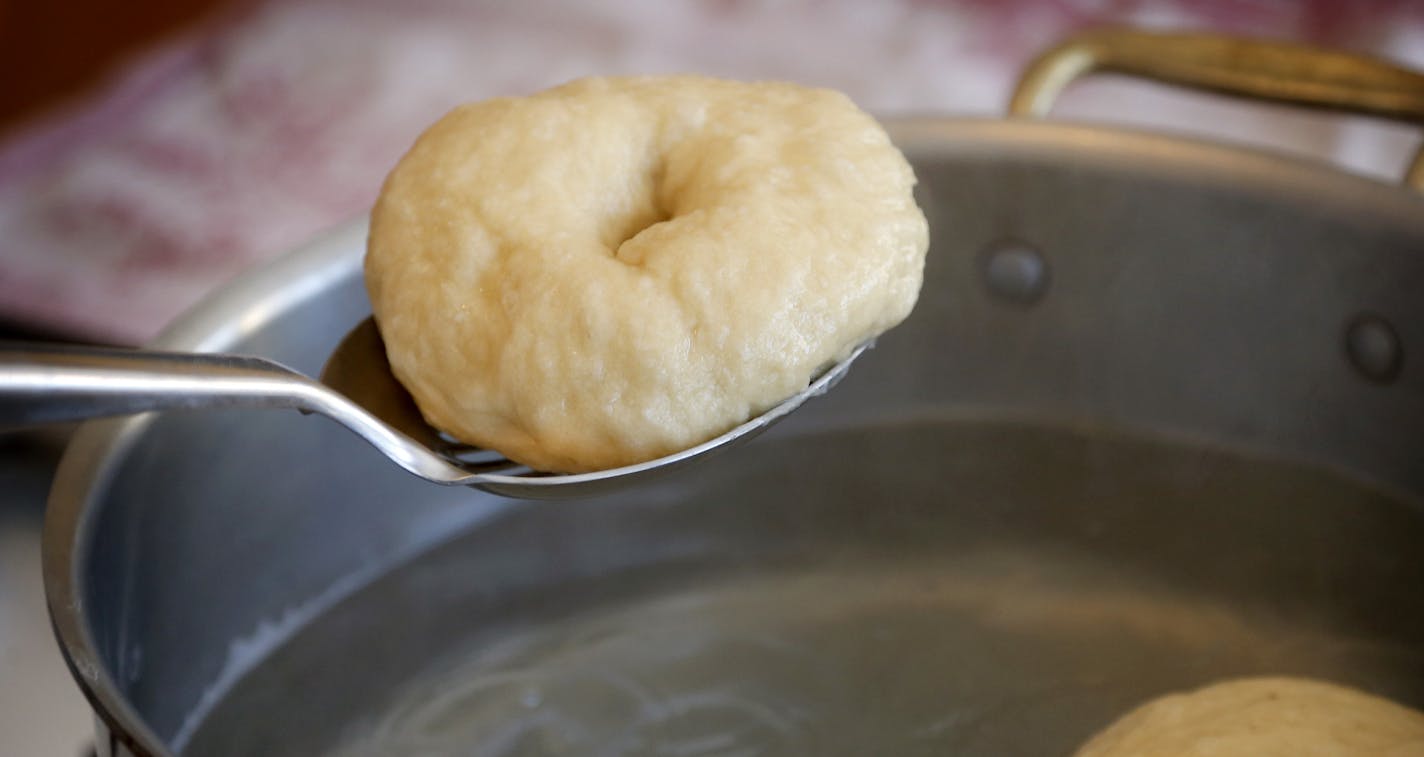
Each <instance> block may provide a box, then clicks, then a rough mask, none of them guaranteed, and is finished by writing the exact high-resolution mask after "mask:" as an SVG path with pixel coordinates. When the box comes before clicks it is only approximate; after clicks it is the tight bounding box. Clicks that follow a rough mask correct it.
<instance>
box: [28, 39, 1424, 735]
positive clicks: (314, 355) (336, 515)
mask: <svg viewBox="0 0 1424 757" xmlns="http://www.w3.org/2000/svg"><path fill="white" fill-rule="evenodd" d="M1085 39H1086V42H1083V41H1080V43H1079V44H1077V46H1073V45H1070V46H1068V47H1065V48H1064V49H1063V50H1062V51H1060V54H1059V55H1058V56H1056V57H1050V58H1049V59H1046V60H1045V61H1044V62H1043V63H1042V65H1041V66H1040V67H1039V68H1037V69H1035V71H1037V72H1038V75H1039V77H1040V80H1035V78H1034V77H1033V76H1030V77H1029V79H1028V82H1029V87H1030V90H1029V91H1026V92H1023V93H1021V95H1020V97H1019V99H1018V100H1017V101H1016V102H1018V103H1019V105H1018V106H1017V107H1019V108H1020V109H1021V110H1023V111H1030V110H1033V109H1034V108H1041V103H1042V102H1043V101H1044V100H1045V98H1046V97H1047V95H1045V94H1043V93H1044V92H1045V91H1046V90H1045V89H1044V88H1043V87H1044V82H1045V81H1046V82H1048V84H1052V85H1056V84H1061V83H1062V82H1063V81H1064V80H1065V78H1067V77H1066V75H1065V74H1064V72H1065V71H1068V69H1065V68H1064V66H1065V65H1068V64H1065V63H1064V62H1063V61H1064V60H1068V61H1069V62H1070V63H1071V64H1072V65H1069V68H1073V69H1075V70H1074V71H1068V73H1070V74H1071V73H1074V72H1075V71H1081V70H1085V69H1087V68H1091V67H1093V65H1102V66H1107V67H1124V66H1127V67H1132V66H1129V65H1128V64H1127V63H1124V62H1123V58H1122V57H1121V56H1120V55H1119V56H1118V57H1114V56H1115V55H1117V54H1118V53H1121V51H1122V50H1124V49H1130V47H1123V46H1122V44H1123V43H1125V42H1130V43H1131V44H1140V38H1139V37H1136V36H1131V35H1128V36H1121V35H1118V36H1114V37H1090V38H1085ZM1104 40H1107V41H1106V42H1105V41H1104ZM1178 42H1181V40H1176V41H1173V40H1168V41H1167V43H1163V42H1162V41H1161V40H1157V43H1158V44H1157V45H1155V47H1154V49H1156V50H1158V51H1159V53H1161V52H1162V51H1166V54H1167V57H1169V58H1172V59H1174V60H1179V61H1180V60H1186V58H1184V57H1182V56H1180V55H1176V54H1175V53H1173V50H1176V49H1177V48H1172V47H1171V44H1177V43H1178ZM1169 43H1170V44H1169ZM1183 44H1185V43H1183ZM1164 45H1166V46H1164ZM1186 49H1187V48H1185V47H1184V48H1181V51H1185V50H1186ZM1191 49H1194V50H1196V53H1195V54H1197V55H1199V56H1200V55H1206V53H1202V52H1201V51H1202V49H1203V48H1201V47H1200V46H1198V47H1195V48H1191ZM1249 49H1250V50H1253V51H1256V52H1258V53H1259V52H1260V51H1262V50H1266V51H1268V52H1269V51H1270V50H1272V49H1275V48H1262V47H1250V48H1249ZM1085 50H1087V51H1088V52H1087V53H1085V52H1084V51H1085ZM1105 51H1106V52H1105ZM1114 51H1116V52H1114ZM1085 55H1086V56H1087V57H1086V58H1085V57H1084V56H1085ZM1296 55H1297V57H1296V58H1293V60H1299V58H1298V53H1296ZM1128 57H1130V56H1128ZM1205 60H1208V62H1210V61H1217V62H1219V61H1220V60H1221V59H1220V58H1211V57H1210V55H1208V57H1207V58H1206V59H1205ZM1310 60H1318V59H1317V58H1311V59H1310ZM1073 61H1076V63H1072V62H1073ZM1085 61H1086V64H1087V65H1084V64H1085ZM1198 62H1200V60H1199V61H1198ZM1351 65H1361V66H1364V64H1359V63H1355V62H1352V63H1351ZM1207 68H1208V69H1210V68H1211V67H1210V66H1208V67H1207ZM1327 69H1328V70H1327ZM1181 70H1187V71H1188V73H1187V74H1182V73H1181ZM1221 70H1225V69H1221ZM1332 70H1338V69H1329V67H1327V68H1325V69H1322V68H1314V69H1309V70H1307V69H1301V68H1293V69H1291V71H1290V72H1288V73H1290V75H1291V76H1292V77H1297V78H1298V77H1301V76H1306V77H1307V78H1310V77H1314V79H1315V80H1317V81H1318V80H1320V79H1321V78H1322V77H1325V78H1328V75H1329V73H1330V71H1332ZM1360 70H1366V71H1368V72H1370V73H1372V74H1380V73H1381V72H1380V70H1378V67H1377V66H1364V68H1363V69H1360ZM1351 71H1355V72H1357V70H1356V69H1351ZM1045 72H1047V73H1046V74H1045ZM1054 72H1057V73H1054ZM1154 73H1155V74H1157V75H1161V76H1167V77H1169V78H1174V79H1177V80H1187V81H1188V83H1193V82H1195V83H1202V81H1201V79H1202V77H1200V76H1198V74H1200V73H1201V69H1200V67H1198V68H1197V69H1191V68H1190V67H1188V69H1180V70H1177V71H1175V72H1173V71H1168V72H1166V73H1163V72H1162V71H1156V72H1154ZM1276 73H1278V74H1280V73H1281V71H1280V70H1277V71H1276ZM1385 73H1388V72H1385ZM1390 75H1393V74H1390ZM1036 81H1037V83H1035V82H1036ZM1409 81H1411V82H1412V83H1413V84H1414V85H1415V86H1416V87H1417V81H1414V80H1409ZM1206 83H1209V84H1211V85H1212V86H1216V87H1222V86H1230V85H1232V83H1233V82H1231V81H1226V80H1222V79H1220V78H1218V79H1213V80H1211V81H1208V82H1206ZM1307 89H1309V88H1307ZM1347 89H1349V88H1347ZM1363 89H1366V88H1363V87H1359V86H1356V87H1353V90H1355V91H1357V92H1358V91H1360V90H1363ZM1319 91H1320V90H1319V88H1316V89H1310V90H1309V91H1308V92H1307V93H1306V95H1303V96H1298V93H1296V94H1290V97H1289V99H1297V100H1298V99H1302V98H1304V99H1307V100H1310V99H1311V98H1316V99H1317V100H1318V99H1319V97H1317V95H1318V93H1319ZM1411 91H1415V92H1417V91H1421V90H1417V89H1416V90H1411ZM1257 94H1261V93H1260V92H1257ZM1276 94H1278V95H1279V94H1280V92H1279V91H1277V92H1276ZM1337 94H1338V93H1337ZM1331 97H1334V95H1332V96H1331ZM1327 99H1328V98H1327ZM1035 103H1037V104H1038V105H1034V104H1035ZM1316 104H1320V103H1319V102H1317V103H1316ZM1336 104H1341V103H1340V102H1336ZM1343 104H1345V105H1350V104H1351V103H1350V102H1344V103H1343ZM1354 104H1355V105H1359V103H1354ZM1374 109H1375V110H1376V111H1378V110H1382V109H1383V110H1389V109H1387V108H1374ZM1390 112H1391V113H1393V114H1394V115H1401V114H1407V113H1408V111H1407V108H1404V107H1402V106H1401V107H1398V108H1394V109H1393V110H1390ZM890 128H891V130H892V133H893V136H894V137H895V139H896V141H897V142H898V143H899V144H900V145H901V147H902V148H903V149H904V150H905V152H906V154H907V155H908V156H909V157H910V159H911V160H912V162H913V163H914V165H915V168H916V171H917V173H918V175H919V178H920V181H921V187H920V189H921V193H922V194H921V202H922V206H923V207H924V208H925V209H926V212H927V214H928V216H929V219H930V223H931V227H932V238H933V240H934V242H933V248H932V250H931V254H930V258H929V263H928V266H927V271H926V282H925V287H924V291H923V295H922V298H921V301H920V304H919V306H918V307H917V309H916V311H915V313H914V314H913V316H912V317H911V318H910V320H909V321H907V322H906V323H905V324H904V325H902V326H901V327H899V328H898V329H896V330H895V331H893V332H891V333H890V334H888V335H886V336H885V337H884V338H883V339H882V340H881V342H880V344H879V345H878V346H877V347H876V349H875V350H874V351H873V352H871V353H870V354H868V355H867V356H866V357H865V358H864V359H862V360H861V361H860V362H859V363H858V364H857V366H856V367H855V369H854V370H853V371H852V372H851V374H850V375H849V377H848V378H847V379H846V380H845V381H844V382H843V383H842V384H841V385H840V387H838V388H837V389H836V390H835V391H833V392H832V393H830V394H829V395H828V396H826V397H824V398H822V399H820V400H817V401H815V402H813V403H812V404H810V405H808V406H807V407H806V408H805V409H803V410H802V411H801V412H799V413H798V414H797V415H796V416H794V417H793V418H791V419H790V420H788V421H787V422H785V423H784V424H783V425H781V426H779V427H778V428H777V429H775V430H773V431H772V432H770V433H769V434H768V435H767V436H766V437H764V438H762V439H760V440H758V441H756V442H755V443H753V444H751V445H748V446H747V447H745V448H743V449H740V450H736V451H734V452H729V453H727V454H726V455H724V456H719V457H715V458H713V459H712V460H710V461H708V462H707V463H705V464H702V465H700V466H697V467H695V468H694V469H692V470H691V471H689V472H687V473H683V474H678V475H677V476H674V477H670V478H667V479H664V480H662V481H660V482H656V483H654V484H651V485H647V486H643V487H641V488H638V489H634V490H630V491H628V492H625V493H621V494H618V495H615V496H609V497H606V498H603V499H600V500H597V501H587V502H575V503H561V504H551V503H523V502H512V501H506V500H500V499H498V498H494V497H491V496H488V495H484V494H480V493H475V492H469V491H464V490H448V489H440V488H437V487H432V486H431V485H428V484H425V483H422V482H419V481H417V480H415V479H413V478H412V477H409V476H408V475H406V474H404V473H402V472H400V471H399V470H397V469H396V468H395V467H394V466H392V465H390V464H388V463H387V462H386V461H384V460H382V459H380V458H379V457H378V455H377V454H376V453H374V452H372V451H371V450H369V449H367V448H366V447H365V446H364V445H363V444H362V443H361V442H359V441H357V440H356V439H354V438H351V437H350V436H349V435H348V434H346V433H345V432H343V431H341V430H340V429H337V428H335V427H334V426H332V425H331V424H329V423H326V422H324V421H322V420H320V419H316V418H306V417H302V416H299V415H297V414H286V413H266V414H255V413H250V412H211V413H203V414H201V415H181V414H173V415H167V416H163V417H143V418H135V419H128V420H123V421H115V422H104V423H91V424H89V425H87V426H86V427H85V428H83V429H82V430H81V432H80V433H79V434H78V436H77V438H76V439H75V441H74V443H73V446H72V448H71V449H70V450H69V452H68V453H67V455H66V457H65V460H64V462H63V464H62V467H61V471H60V475H59V478H58V480H57V483H56V486H55V489H54V493H53V495H52V498H51V502H50V509H49V520H48V522H47V525H46V529H47V533H46V543H45V574H46V581H47V584H48V586H47V589H48V592H49V597H50V607H51V613H52V616H53V620H54V624H55V628H56V632H57V635H58V637H59V640H60V643H61V645H62V646H63V648H64V650H65V653H66V655H67V656H68V659H69V660H70V662H71V665H72V668H73V670H74V672H75V675H76V678H77V679H78V681H79V683H80V685H81V686H82V687H83V688H84V690H85V692H86V693H87V695H88V696H89V698H90V700H91V701H92V702H93V704H94V706H95V708H96V711H97V712H98V714H99V723H100V727H99V730H100V734H101V739H100V744H99V751H100V754H103V755H108V754H116V753H126V752H133V753H138V754H148V753H152V754H166V753H170V752H176V751H183V752H184V753H187V754H202V755H209V754H214V755H218V754H264V755H312V754H320V753H328V752H331V753H339V754H375V753H381V750H382V749H384V750H387V751H389V752H391V753H436V754H439V753H443V752H441V751H440V748H441V746H442V745H449V744H454V743H459V744H462V745H463V748H462V750H461V751H459V752H458V753H461V754H479V755H484V754H490V755H493V754H546V753H547V754H556V753H562V754H653V753H658V754H662V753H676V754H703V753H708V754H711V753H717V754H739V753H743V752H745V753H748V754H751V753H756V754H817V755H835V754H871V753H874V754H921V753H923V754H932V753H933V754H943V753H966V754H1002V755H1017V754H1024V755H1028V754H1034V755H1041V754H1050V753H1067V752H1069V751H1071V750H1072V748H1073V747H1074V745H1075V744H1077V743H1079V742H1081V741H1082V740H1083V739H1085V738H1087V737H1088V736H1089V735H1090V734H1091V733H1092V732H1093V731H1095V730H1096V729H1098V728H1100V727H1102V726H1103V725H1105V724H1106V723H1107V722H1109V721H1110V720H1111V719H1112V718H1113V717H1115V716H1116V715H1118V714H1120V713H1121V712H1123V711H1124V710H1125V709H1126V708H1128V707H1130V706H1132V705H1134V704H1135V703H1137V702H1139V701H1141V700H1142V699H1144V698H1146V697H1149V696H1152V695H1155V694H1158V693H1161V692H1163V691H1166V690H1169V689H1172V688H1179V687H1183V686H1190V685H1194V684H1199V683H1205V682H1207V681H1210V680H1214V679H1217V678H1220V677H1224V676H1231V675H1241V674H1250V673H1286V674H1301V675H1312V676H1317V677H1322V678H1327V679H1330V680H1335V681H1340V682H1343V683H1347V684H1351V685H1356V686H1360V687H1363V688H1366V689H1368V690H1371V691H1375V692H1378V693H1381V694H1384V695H1387V696H1391V697H1394V698H1396V699H1398V700H1400V701H1403V702H1407V703H1411V704H1414V705H1424V644H1422V642H1424V603H1421V602H1420V601H1419V600H1420V594H1419V591H1420V589H1419V587H1420V586H1424V510H1421V506H1424V363H1421V361H1420V360H1419V359H1418V356H1420V355H1424V202H1422V201H1421V200H1420V198H1419V196H1418V195H1417V194H1416V193H1415V192H1414V191H1412V190H1409V189H1406V188H1403V187H1396V186H1386V185H1384V184H1380V183H1377V182H1374V181H1369V180H1366V179H1363V178H1359V177H1355V176H1351V175H1347V174H1344V173H1342V172H1340V171H1337V170H1335V169H1333V168H1330V167H1328V166H1323V165H1318V164H1313V163H1309V162H1304V161H1298V160H1293V159H1288V158H1284V157H1280V156H1276V155H1269V154H1263V153H1259V152H1253V151H1245V150H1240V149H1233V148H1229V147H1223V146H1217V145H1211V144H1204V143H1197V142H1189V141H1184V140H1180V139H1171V138H1165V137H1161V136H1152V135H1147V134H1137V133H1129V132H1125V131H1116V130H1111V129H1105V128H1095V127H1083V126H1069V125H1063V124H1054V123H1041V122H1035V121H1030V120H1024V119H1018V120H1008V121H964V120H951V119H922V120H904V121H896V122H893V123H891V124H890ZM364 236H365V229H364V226H363V225H362V224H356V225H353V226H350V227H348V228H346V229H343V230H340V231H338V232H336V233H335V234H333V235H331V236H330V237H328V238H326V239H324V240H321V241H319V242H318V243H316V244H315V245H313V246H312V247H310V248H309V249H306V250H303V251H301V252H298V253H297V254H295V255H293V256H291V257H289V258H286V259H284V260H282V261H281V262H279V263H278V264H276V265H274V266H271V267H269V268H267V269H265V270H262V271H259V272H257V273H255V274H253V275H251V276H249V277H247V278H246V279H244V280H243V281H241V282H239V283H238V284H236V285H234V286H233V287H231V288H229V289H228V290H226V291H225V292H223V293H222V294H221V295H220V296H218V297H217V298H215V299H213V300H212V301H211V302H209V303H207V304H206V305H205V306H203V307H202V308H200V309H199V310H198V311H197V312H195V313H193V314H191V315H190V316H188V317H187V318H185V319H184V320H183V321H182V322H181V323H180V324H178V325H177V326H176V327H175V328H174V329H172V330H171V331H170V332H169V333H168V334H167V336H166V337H164V339H163V340H162V346H165V347H171V348H179V349H198V350H226V351H234V352H249V353H254V354H261V355H265V356H270V357H273V358H276V359H278V360H281V361H283V362H286V363H288V364H290V365H293V366H294V367H297V368H299V369H303V370H308V371H312V370H315V369H317V368H318V367H319V364H320V362H321V361H322V359H323V357H324V356H325V355H326V354H327V352H328V351H329V350H330V349H331V348H332V347H333V346H334V344H335V342H336V340H337V339H338V338H339V337H340V336H341V335H342V334H343V333H344V331H345V330H346V328H348V327H349V326H350V325H351V324H352V323H354V322H356V321H357V320H358V319H360V318H361V317H363V316H364V315H365V314H366V312H367V303H366V301H365V298H364V294H363V289H362V285H361V282H360V258H361V255H362V252H363V246H364ZM422 749H423V750H425V751H424V752H421V750H422ZM658 749H663V750H664V751H657V750H658ZM678 750H682V751H678ZM699 750H701V751H699ZM738 750H743V751H738Z"/></svg>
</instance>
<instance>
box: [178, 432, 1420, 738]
mask: <svg viewBox="0 0 1424 757" xmlns="http://www.w3.org/2000/svg"><path fill="white" fill-rule="evenodd" d="M748 450H749V454H742V455H740V457H738V458H729V459H730V460H733V462H734V463H735V465H736V467H735V468H723V469H720V471H718V470H710V471H703V472H702V473H701V474H699V475H700V476H701V477H700V478H698V477H697V476H693V477H690V478H688V479H686V480H685V481H684V482H683V483H686V484H688V485H689V488H688V489H687V490H686V492H684V493H683V494H681V495H680V497H681V498H680V499H678V500H677V501H674V502H668V501H661V502H659V501H657V500H658V497H651V498H650V499H649V500H648V501H647V502H644V503H642V504H635V503H632V502H631V501H627V502H624V501H619V502H612V501H610V502H608V503H590V504H583V503H580V504H577V505H560V506H545V508H544V509H539V508H537V507H535V506H532V505H531V506H530V507H531V508H532V509H529V510H519V511H517V513H518V514H517V515H512V516H511V518H513V519H514V521H513V522H512V524H511V525H510V527H509V528H508V529H506V530H504V531H502V532H501V531H499V529H496V530H495V532H494V533H487V534H484V535H482V536H481V535H473V536H471V537H469V538H467V539H464V540H462V541H461V542H458V543H454V544H451V545H447V547H446V548H444V549H443V550H442V551H443V555H440V554H437V555H434V556H432V557H430V558H428V559H426V560H422V561H419V562H420V563H428V564H429V565H426V566H424V567H422V565H420V564H419V563H418V564H417V565H413V566H411V567H410V568H408V569H407V570H405V571H400V572H398V573H401V574H404V575H396V576H392V577H390V578H388V579H386V580H385V581H384V582H383V583H380V584H378V585H376V586H373V587H372V588H371V589H370V590H368V591H366V592H364V593H363V594H359V595H357V596H356V597H355V598H354V599H353V600H351V601H350V602H348V603H347V607H345V608H342V609H340V610H339V611H337V612H334V613H333V614H332V617H331V618H328V619H323V620H321V621H318V622H317V623H316V624H314V625H313V628H312V629H311V632H310V633H308V634H306V635H304V636H301V637H299V638H298V639H296V640H295V641H294V642H293V643H292V644H290V645H289V646H290V647H291V648H290V649H287V650H283V653H282V654H278V655H275V656H274V660H273V661H272V662H271V663H270V664H268V665H265V666H263V667H260V668H259V669H258V670H257V671H255V672H254V673H253V674H252V675H250V676H249V677H248V680H245V681H244V682H242V684H240V685H239V686H238V687H237V688H236V689H235V690H234V691H233V692H231V694H230V695H229V697H228V698H227V700H228V701H225V702H223V703H220V704H219V706H218V707H217V708H216V709H215V711H214V715H213V716H212V717H210V718H209V722H207V723H205V724H204V726H203V728H201V729H200V730H199V733H198V734H197V735H196V736H195V739H194V741H193V742H192V746H191V749H190V750H189V753H191V754H229V753H230V754H237V753H256V752H259V751H260V752H261V753H263V754H303V753H305V754H312V753H317V752H323V753H326V754H330V755H333V756H334V757H374V756H375V755H431V756H434V755H464V756H468V757H495V756H497V755H499V756H502V755H595V756H596V755H648V756H652V755H666V756H669V757H693V756H695V755H696V756H701V755H723V756H726V757H733V756H741V755H747V756H750V755H766V756H768V757H770V756H780V755H786V756H790V755H868V754H876V755H944V754H976V755H978V754H982V755H1035V756H1036V757H1037V756H1041V755H1052V754H1067V753H1069V752H1071V751H1072V749H1073V748H1074V747H1075V746H1076V745H1077V744H1079V743H1081V742H1082V741H1083V740H1085V739H1086V738H1087V737H1089V736H1090V735H1091V734H1092V733H1093V732H1094V731H1096V730H1097V729H1098V728H1100V727H1102V726H1103V725H1105V724H1106V723H1108V722H1109V721H1111V720H1112V719H1113V718H1114V717H1116V716H1117V715H1119V714H1121V713H1122V712H1124V711H1125V710H1127V709H1128V708H1130V707H1131V706H1133V705H1134V704H1136V703H1138V702H1140V701H1142V700H1144V699H1146V698H1149V697H1151V696H1154V695H1157V694H1160V693H1162V692H1164V691H1168V690H1172V689H1175V688H1181V687H1187V686H1193V685H1199V684H1202V683H1206V682H1209V681H1213V680H1217V679H1220V678H1223V677H1229V676H1237V675H1250V674H1282V673H1283V674H1297V675H1310V676H1316V677H1321V678H1325V679H1329V680H1335V681H1339V682H1342V683H1346V684H1352V685H1356V686H1361V687H1364V688H1366V689H1369V690H1372V691H1376V692H1379V693H1382V694H1385V695H1387V696H1392V697H1395V698H1397V699H1400V700H1403V701H1406V702H1412V703H1414V704H1420V703H1424V656H1422V655H1421V652H1420V650H1421V645H1420V644H1419V641H1421V639H1422V638H1424V618H1422V617H1421V613H1420V611H1419V610H1418V609H1417V608H1418V606H1419V603H1418V602H1417V601H1414V599H1413V597H1414V596H1415V588H1414V587H1417V586H1419V585H1421V581H1424V557H1421V556H1420V554H1419V550H1418V549H1417V548H1414V547H1412V546H1411V545H1417V544H1419V543H1421V541H1420V540H1421V539H1424V521H1421V518H1420V513H1419V512H1418V510H1417V509H1416V508H1414V507H1412V506H1410V505H1408V504H1405V503H1402V502H1400V501H1398V500H1396V499H1391V498H1389V497H1386V496H1384V495H1382V494H1380V493H1378V492H1376V491H1374V490H1372V489H1370V488H1368V487H1366V486H1363V485H1360V484H1358V483H1355V482H1352V481H1350V480H1348V479H1345V478H1341V477H1339V476H1336V475H1333V474H1329V473H1324V472H1320V471H1316V470H1312V469H1309V468H1305V467H1301V466H1297V465H1291V464H1285V463H1279V462H1271V461H1265V460H1253V459H1249V458H1246V457H1243V456H1240V455H1236V454H1231V453H1227V452H1222V451H1214V450H1208V449H1205V448H1201V447H1196V446H1192V445H1181V444H1175V443H1165V442H1157V441H1145V440H1142V439H1129V438H1123V437H1112V436H1105V435H1102V434H1097V433H1093V434H1087V433H1079V432H1071V431H1062V430H1060V431H1048V430H1045V429H1031V428H1027V427H1015V426H996V425H992V424H987V425H972V424H969V425H965V424H953V425H938V424H926V425H921V426H912V427H897V428H893V429H879V430H876V431H875V432H874V433H870V432H854V433H835V434H827V435H825V436H822V437H814V438H804V439H797V440H787V441H781V442H776V443H761V444H757V445H753V446H752V447H750V448H748ZM752 451H754V454H751V453H750V452H752ZM848 461H855V462H854V463H850V462H848ZM520 561H523V562H520ZM442 563H443V564H442ZM431 565H434V566H438V567H430V566H431ZM500 571H504V572H503V573H501V572H500ZM531 576H532V577H531ZM451 608H458V609H451ZM442 613H445V614H444V615H442ZM413 640H414V641H413ZM422 644H423V645H424V646H421V645H422ZM413 646H414V648H413V649H412V647H413ZM259 713H260V716H259Z"/></svg>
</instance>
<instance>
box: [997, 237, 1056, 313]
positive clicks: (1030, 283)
mask: <svg viewBox="0 0 1424 757" xmlns="http://www.w3.org/2000/svg"><path fill="white" fill-rule="evenodd" d="M981 267H982V273H983V276H984V284H985V286H987V287H988V289H989V292H990V293H992V294H994V295H995V296H997V297H999V298H1000V299H1003V300H1007V301H1009V302H1013V303H1016V304H1019V305H1032V304H1033V303H1035V302H1038V301H1039V300H1040V299H1041V298H1042V297H1043V295H1044V293H1045V292H1047V291H1048V261H1047V260H1046V259H1045V258H1044V257H1043V253H1041V252H1039V251H1038V250H1035V249H1034V248H1032V247H1030V246H1028V245H1027V244H1025V243H1023V242H1020V241H1017V240H1006V241H1000V242H996V243H995V244H994V245H993V246H991V247H990V248H989V250H988V251H987V252H986V253H985V255H984V257H983V264H982V266H981Z"/></svg>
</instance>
